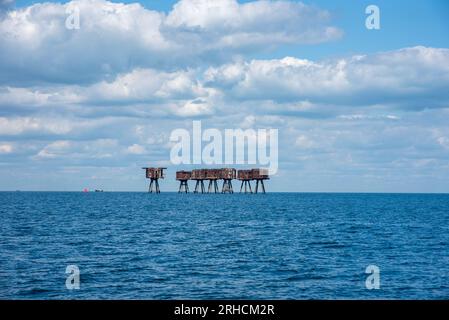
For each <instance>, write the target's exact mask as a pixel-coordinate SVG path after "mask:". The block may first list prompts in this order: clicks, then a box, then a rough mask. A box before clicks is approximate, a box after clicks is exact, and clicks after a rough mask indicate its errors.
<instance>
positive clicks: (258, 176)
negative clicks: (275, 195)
mask: <svg viewBox="0 0 449 320" xmlns="http://www.w3.org/2000/svg"><path fill="white" fill-rule="evenodd" d="M237 179H238V180H240V181H242V184H241V185H240V193H241V192H242V191H243V188H245V189H244V190H245V193H253V190H252V188H251V181H252V180H255V181H256V188H255V190H254V193H258V192H259V185H260V187H261V188H262V193H265V185H264V182H263V181H264V180H268V179H270V177H269V175H268V170H267V169H251V170H239V171H238V174H237Z"/></svg>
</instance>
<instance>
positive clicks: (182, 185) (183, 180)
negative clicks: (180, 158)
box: [176, 170, 192, 193]
mask: <svg viewBox="0 0 449 320" xmlns="http://www.w3.org/2000/svg"><path fill="white" fill-rule="evenodd" d="M191 176H192V171H184V170H183V171H177V172H176V180H178V181H179V190H178V193H188V192H189V184H188V183H187V181H188V180H189V179H190V178H191Z"/></svg>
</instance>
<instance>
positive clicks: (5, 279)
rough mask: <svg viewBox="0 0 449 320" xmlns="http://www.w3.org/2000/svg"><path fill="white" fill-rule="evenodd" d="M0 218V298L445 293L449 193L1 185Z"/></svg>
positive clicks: (441, 296) (315, 296)
mask: <svg viewBox="0 0 449 320" xmlns="http://www.w3.org/2000/svg"><path fill="white" fill-rule="evenodd" d="M0 218H1V223H0V298H1V299H448V298H449V246H448V245H449V195H448V194H363V193H267V194H239V193H235V194H193V193H189V194H178V193H161V194H149V193H143V192H142V193H138V192H123V193H120V192H97V193H93V192H87V193H82V192H0ZM78 280H79V281H78Z"/></svg>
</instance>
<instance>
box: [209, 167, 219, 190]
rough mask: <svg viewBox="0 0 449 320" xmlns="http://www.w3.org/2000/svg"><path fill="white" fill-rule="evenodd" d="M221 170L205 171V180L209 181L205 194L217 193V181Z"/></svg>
mask: <svg viewBox="0 0 449 320" xmlns="http://www.w3.org/2000/svg"><path fill="white" fill-rule="evenodd" d="M220 174H221V169H207V170H206V179H207V180H209V186H208V187H207V193H212V191H213V192H214V193H218V180H219V179H220Z"/></svg>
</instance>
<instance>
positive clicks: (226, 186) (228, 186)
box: [220, 168, 237, 193]
mask: <svg viewBox="0 0 449 320" xmlns="http://www.w3.org/2000/svg"><path fill="white" fill-rule="evenodd" d="M236 177H237V170H235V169H234V168H223V169H220V178H221V179H223V187H222V189H221V193H234V190H233V189H232V180H233V179H235V178H236Z"/></svg>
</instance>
